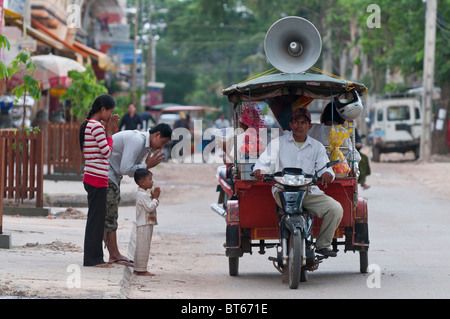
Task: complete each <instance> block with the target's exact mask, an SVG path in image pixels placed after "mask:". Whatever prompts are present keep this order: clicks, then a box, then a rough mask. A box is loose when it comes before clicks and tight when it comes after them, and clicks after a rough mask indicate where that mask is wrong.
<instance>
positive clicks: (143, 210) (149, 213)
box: [136, 187, 159, 227]
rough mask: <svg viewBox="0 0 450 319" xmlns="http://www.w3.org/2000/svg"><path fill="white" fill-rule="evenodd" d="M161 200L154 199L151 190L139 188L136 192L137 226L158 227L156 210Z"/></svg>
mask: <svg viewBox="0 0 450 319" xmlns="http://www.w3.org/2000/svg"><path fill="white" fill-rule="evenodd" d="M158 205H159V200H158V199H156V198H152V195H151V193H150V190H145V189H143V188H141V187H138V191H137V192H136V226H138V227H139V226H143V225H158V221H157V219H156V208H157V207H158Z"/></svg>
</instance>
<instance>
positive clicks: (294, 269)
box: [288, 232, 302, 289]
mask: <svg viewBox="0 0 450 319" xmlns="http://www.w3.org/2000/svg"><path fill="white" fill-rule="evenodd" d="M288 251H289V254H288V256H289V259H288V274H289V277H288V278H289V288H291V289H297V288H298V283H299V282H300V276H301V270H302V235H301V232H299V234H297V235H294V234H293V233H291V235H290V237H289V247H288Z"/></svg>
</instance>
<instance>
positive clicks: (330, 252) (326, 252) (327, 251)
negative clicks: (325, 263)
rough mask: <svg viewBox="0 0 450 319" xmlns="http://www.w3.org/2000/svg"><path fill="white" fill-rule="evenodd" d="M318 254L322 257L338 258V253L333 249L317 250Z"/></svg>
mask: <svg viewBox="0 0 450 319" xmlns="http://www.w3.org/2000/svg"><path fill="white" fill-rule="evenodd" d="M316 253H317V254H319V255H322V256H327V257H336V256H337V252H336V251H334V250H333V249H331V248H321V249H316Z"/></svg>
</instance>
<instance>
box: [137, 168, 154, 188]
mask: <svg viewBox="0 0 450 319" xmlns="http://www.w3.org/2000/svg"><path fill="white" fill-rule="evenodd" d="M149 174H152V172H150V171H149V170H148V169H146V168H138V169H137V170H136V171H135V172H134V181H135V182H136V184H138V185H139V181H141V180H142V179H144V178H145V177H146V176H147V175H149Z"/></svg>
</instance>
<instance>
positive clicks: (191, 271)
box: [0, 162, 450, 299]
mask: <svg viewBox="0 0 450 319" xmlns="http://www.w3.org/2000/svg"><path fill="white" fill-rule="evenodd" d="M449 168H450V164H449V163H434V164H416V163H408V162H405V163H377V164H372V175H371V176H370V177H369V179H368V182H369V184H371V185H372V187H371V188H370V189H369V190H365V191H362V192H361V193H360V194H361V195H362V196H365V197H367V198H368V200H369V235H370V240H371V245H370V250H369V264H370V265H371V266H370V272H369V273H368V274H360V273H359V256H358V254H357V253H353V252H347V253H343V252H342V251H341V252H340V253H339V254H338V257H336V258H334V259H328V260H326V261H324V262H323V263H322V264H321V265H320V267H319V269H318V270H317V271H315V272H312V273H311V272H310V273H309V281H308V282H306V283H302V284H301V285H300V287H299V289H298V290H291V289H289V288H288V287H287V285H286V284H283V283H281V275H280V274H279V273H278V271H277V270H276V269H275V268H274V267H273V266H272V263H271V262H270V261H269V260H268V259H267V258H268V257H269V256H273V255H274V250H273V249H272V250H270V249H269V250H268V252H267V253H266V254H265V255H259V254H258V252H257V249H255V250H254V252H253V254H252V255H249V254H245V255H244V257H243V258H241V260H240V267H239V273H240V275H239V276H237V277H230V276H229V275H228V261H227V258H226V257H225V255H224V248H223V243H224V241H225V221H224V220H223V219H222V218H221V217H219V216H218V215H217V214H215V213H214V212H212V211H211V210H210V208H209V204H210V203H211V202H213V201H215V200H216V196H217V193H216V192H215V181H214V175H213V174H212V173H213V172H214V170H215V168H214V167H206V166H202V165H184V166H181V167H177V166H174V164H170V165H167V166H166V168H164V166H163V168H161V169H160V170H156V171H155V179H156V180H159V181H160V184H161V186H162V188H163V191H164V190H165V191H166V193H165V194H166V197H165V200H164V198H163V200H162V203H161V206H160V208H159V210H158V222H159V225H158V226H156V228H155V233H154V237H153V241H152V248H151V253H150V260H149V270H150V271H151V272H154V273H156V276H155V277H150V278H149V277H145V278H144V277H136V276H134V275H131V268H126V267H123V266H119V265H115V266H114V268H112V269H109V270H105V269H94V268H92V267H82V266H80V265H81V260H82V246H83V245H82V243H83V238H84V224H85V219H77V218H70V217H68V218H66V219H62V218H61V217H57V216H56V215H55V217H53V218H52V219H49V218H45V217H21V216H5V217H4V231H9V232H11V234H12V242H13V247H12V249H10V250H0V259H1V260H3V262H2V263H1V264H0V295H3V296H21V297H40V298H130V299H142V298H150V299H153V298H189V299H190V298H193V299H195V298H238V299H243V298H249V299H252V298H269V299H271V298H318V297H319V298H449V297H450V292H449V290H448V287H449V285H450V270H449V268H448V265H449V264H450V253H449V252H448V249H447V244H448V242H450V235H449V233H448V225H449V224H450V216H449V215H448V204H449V200H448V198H450V196H448V192H449V189H450V188H449V187H447V186H448V185H447V184H446V183H448V181H449V180H450V178H448V176H447V175H449V174H450V170H449ZM180 171H183V172H184V173H185V174H187V176H198V178H190V179H187V178H185V177H184V178H183V176H181V175H180ZM200 172H203V174H201V173H200ZM192 174H194V175H192ZM164 176H165V177H166V180H165V179H164ZM435 176H441V179H442V180H443V182H442V185H440V186H439V187H437V186H435V183H434V179H435ZM46 183H48V182H46ZM52 183H54V184H58V187H59V188H65V187H69V188H70V189H71V191H72V193H75V192H77V189H78V188H77V187H78V186H76V185H78V184H76V183H78V182H70V183H69V182H61V181H60V182H58V183H55V182H52ZM71 183H75V184H71ZM54 184H53V186H55V185H54ZM50 188H51V187H50V186H48V189H50ZM132 188H133V187H132V184H131V183H130V184H128V186H126V187H124V189H125V190H126V191H128V190H129V191H131V190H132ZM65 191H67V190H65ZM78 209H79V211H80V212H81V217H83V215H84V214H85V213H86V208H78ZM61 210H64V209H62V208H56V207H53V208H52V213H55V212H58V211H61ZM134 215H135V211H134V207H133V206H124V207H121V209H120V223H119V225H120V228H119V232H118V234H119V246H120V248H121V251H122V253H127V254H128V255H129V256H130V257H132V252H133V248H134V247H133V227H134V224H133V222H134V218H135V217H134ZM130 242H131V244H130ZM107 256H108V255H107V252H106V250H105V258H107ZM77 265H78V268H77ZM71 267H72V268H71ZM77 271H78V272H77ZM77 274H79V277H78V278H79V283H80V285H79V286H76V285H75V284H76V283H77V282H76V281H74V278H76V277H73V276H74V275H77ZM72 275H73V276H72Z"/></svg>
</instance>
